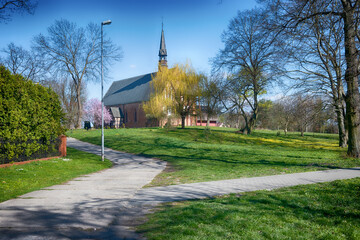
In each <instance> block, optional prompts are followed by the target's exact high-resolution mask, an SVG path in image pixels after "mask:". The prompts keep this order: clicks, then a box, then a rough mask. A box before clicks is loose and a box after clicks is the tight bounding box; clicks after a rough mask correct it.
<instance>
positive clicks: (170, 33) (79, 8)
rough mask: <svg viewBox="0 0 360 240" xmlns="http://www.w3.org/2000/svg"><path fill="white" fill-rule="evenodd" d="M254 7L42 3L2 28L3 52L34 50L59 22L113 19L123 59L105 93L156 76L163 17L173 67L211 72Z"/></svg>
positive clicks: (204, 2)
mask: <svg viewBox="0 0 360 240" xmlns="http://www.w3.org/2000/svg"><path fill="white" fill-rule="evenodd" d="M255 5H256V1H255V0H117V1H116V0H101V1H100V0H97V1H96V0H39V4H38V7H37V8H36V11H35V14H34V15H14V16H13V19H12V20H11V21H10V22H8V23H3V22H2V23H0V29H1V32H2V36H1V38H0V48H4V47H6V45H7V44H9V43H10V42H14V43H15V44H17V45H21V46H23V47H25V48H30V46H31V41H32V39H33V37H34V36H35V35H37V34H39V33H43V34H46V33H47V28H48V27H49V26H50V25H51V24H53V23H54V21H55V20H57V19H61V18H64V19H67V20H69V21H72V22H76V23H77V24H78V25H79V26H86V25H87V24H88V23H89V22H95V23H99V24H100V23H101V22H102V21H104V20H108V19H111V20H112V24H111V25H109V26H105V27H104V31H106V34H107V36H108V37H110V38H111V39H112V41H113V42H114V43H116V44H117V45H119V46H121V48H122V50H123V53H124V57H123V59H122V60H121V61H120V62H118V63H116V64H114V65H113V66H111V67H110V73H109V77H108V79H106V83H105V85H104V90H105V92H106V91H107V89H108V88H109V87H110V85H111V83H112V81H115V80H120V79H124V78H129V77H133V76H137V75H141V74H146V73H150V72H154V71H156V69H157V63H158V51H159V45H160V34H161V21H162V18H163V19H164V31H165V42H166V47H167V52H168V64H169V66H172V65H173V64H175V63H185V62H186V61H187V60H189V61H191V63H192V65H193V67H194V68H195V69H196V70H197V71H199V72H205V73H209V72H210V68H211V66H210V64H209V58H212V57H214V56H215V55H216V53H217V52H218V50H219V49H220V48H222V47H223V45H222V43H221V33H222V32H223V31H224V30H225V29H226V28H227V25H228V23H229V21H230V19H231V18H233V17H235V16H236V13H237V11H238V10H246V9H251V8H253V7H254V6H255ZM87 93H88V99H91V98H94V97H96V98H99V99H100V84H99V83H91V82H89V83H88V84H87Z"/></svg>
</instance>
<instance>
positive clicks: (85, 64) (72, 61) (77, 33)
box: [34, 19, 121, 128]
mask: <svg viewBox="0 0 360 240" xmlns="http://www.w3.org/2000/svg"><path fill="white" fill-rule="evenodd" d="M34 43H35V44H34V49H35V50H36V51H37V52H38V53H39V54H40V55H42V56H43V58H44V61H45V63H46V65H47V68H48V69H50V70H51V71H52V72H53V73H54V74H57V75H58V74H60V75H61V76H66V77H69V78H70V79H71V80H72V85H71V86H73V87H74V89H75V93H76V104H77V116H76V121H75V122H76V124H75V127H76V128H79V127H80V126H81V115H82V102H81V92H82V88H83V87H84V86H85V83H86V82H87V81H90V80H99V74H100V61H101V33H100V25H95V24H93V23H90V24H89V25H88V26H87V27H86V28H83V27H78V26H77V25H76V24H75V23H71V22H69V21H68V20H64V19H62V20H57V21H55V23H54V24H53V25H51V26H50V27H49V28H48V35H47V36H44V35H42V34H40V35H38V36H36V37H35V39H34ZM103 49H104V69H105V71H106V69H107V68H108V66H109V65H110V64H111V63H112V62H114V61H118V60H120V59H121V50H120V48H119V47H117V46H116V45H114V44H113V43H112V41H111V40H110V39H106V38H104V44H103Z"/></svg>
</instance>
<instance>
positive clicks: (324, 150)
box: [68, 127, 360, 186]
mask: <svg viewBox="0 0 360 240" xmlns="http://www.w3.org/2000/svg"><path fill="white" fill-rule="evenodd" d="M68 135H70V136H72V137H75V138H78V139H80V140H82V141H86V142H90V143H94V144H98V145H100V144H101V138H100V136H101V132H100V130H90V131H86V130H75V131H69V132H68ZM105 146H106V147H109V148H112V149H115V150H120V151H125V152H129V153H135V154H141V155H144V156H147V157H154V158H159V159H162V160H164V161H167V162H168V166H169V167H168V168H167V169H166V170H165V171H164V172H162V173H161V174H159V175H158V176H157V177H156V178H155V179H154V181H153V182H152V183H151V184H150V186H159V185H170V184H179V183H191V182H202V181H212V180H222V179H234V178H241V177H253V176H264V175H274V174H285V173H294V172H303V171H314V170H324V169H329V168H344V167H354V166H360V160H359V159H351V158H345V153H346V149H341V148H339V147H338V140H337V135H334V134H314V133H305V136H304V137H301V136H300V133H289V134H288V135H287V136H285V135H284V134H283V133H281V134H280V135H279V136H278V135H277V131H268V130H262V131H256V132H254V134H252V135H250V136H248V135H242V134H239V133H236V129H228V128H212V129H211V132H210V133H209V132H208V131H204V128H199V127H192V128H187V129H172V130H166V129H159V128H142V129H106V130H105Z"/></svg>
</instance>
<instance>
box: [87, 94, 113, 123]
mask: <svg viewBox="0 0 360 240" xmlns="http://www.w3.org/2000/svg"><path fill="white" fill-rule="evenodd" d="M83 120H84V121H89V122H91V123H92V124H93V126H94V127H95V128H98V127H101V101H100V100H99V99H97V98H92V99H90V100H88V101H87V102H86V103H85V106H84V115H83ZM111 120H112V116H111V114H110V112H109V110H107V109H106V107H104V122H105V124H109V123H110V122H111Z"/></svg>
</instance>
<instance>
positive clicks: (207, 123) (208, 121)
mask: <svg viewBox="0 0 360 240" xmlns="http://www.w3.org/2000/svg"><path fill="white" fill-rule="evenodd" d="M209 123H210V118H209V115H208V116H207V118H206V127H208V126H209Z"/></svg>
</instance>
